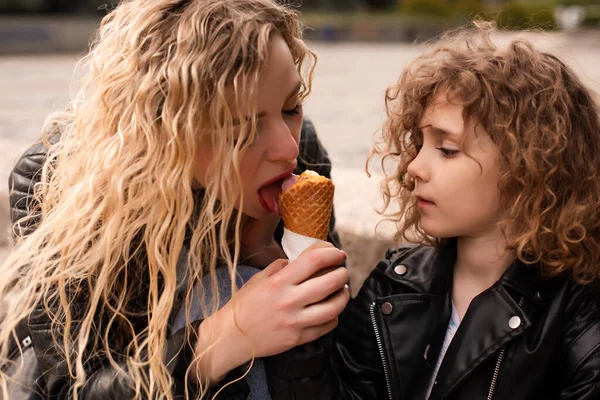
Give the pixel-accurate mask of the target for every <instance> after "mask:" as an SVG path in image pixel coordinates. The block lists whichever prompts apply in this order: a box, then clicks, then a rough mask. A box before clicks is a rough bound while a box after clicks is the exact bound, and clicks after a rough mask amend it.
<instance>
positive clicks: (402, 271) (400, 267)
mask: <svg viewBox="0 0 600 400" xmlns="http://www.w3.org/2000/svg"><path fill="white" fill-rule="evenodd" d="M394 272H395V273H396V274H398V275H401V276H402V275H404V274H406V267H405V266H404V265H402V264H400V265H396V266H395V267H394Z"/></svg>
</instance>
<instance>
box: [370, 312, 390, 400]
mask: <svg viewBox="0 0 600 400" xmlns="http://www.w3.org/2000/svg"><path fill="white" fill-rule="evenodd" d="M370 314H371V322H372V323H373V330H374V331H375V339H377V347H378V348H379V355H380V356H381V363H382V364H383V373H384V375H385V383H386V385H387V390H388V396H389V398H390V400H393V396H392V381H391V379H390V370H389V368H388V364H387V360H386V358H385V353H384V351H383V342H382V340H381V335H380V334H379V328H377V322H376V321H375V302H373V303H372V304H371V309H370Z"/></svg>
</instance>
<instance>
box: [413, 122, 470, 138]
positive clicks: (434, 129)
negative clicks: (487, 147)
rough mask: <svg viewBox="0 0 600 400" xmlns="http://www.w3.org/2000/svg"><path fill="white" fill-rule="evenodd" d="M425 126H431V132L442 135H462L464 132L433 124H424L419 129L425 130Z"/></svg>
mask: <svg viewBox="0 0 600 400" xmlns="http://www.w3.org/2000/svg"><path fill="white" fill-rule="evenodd" d="M425 128H429V130H430V131H431V133H433V134H436V135H440V136H456V137H460V136H461V135H462V132H458V131H451V130H448V129H444V128H440V127H437V126H433V125H432V124H428V125H424V126H422V127H420V128H419V129H421V130H423V129H425Z"/></svg>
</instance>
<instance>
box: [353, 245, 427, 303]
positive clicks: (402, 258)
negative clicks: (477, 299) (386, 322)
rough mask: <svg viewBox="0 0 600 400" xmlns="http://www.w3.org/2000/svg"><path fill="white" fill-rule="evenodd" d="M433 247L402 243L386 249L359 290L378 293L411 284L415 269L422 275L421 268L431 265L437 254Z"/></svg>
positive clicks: (382, 293)
mask: <svg viewBox="0 0 600 400" xmlns="http://www.w3.org/2000/svg"><path fill="white" fill-rule="evenodd" d="M438 253H439V252H438V249H436V248H435V247H431V246H427V245H422V244H414V243H403V244H401V245H399V246H398V247H395V248H391V249H389V250H387V252H386V253H385V256H384V257H383V259H381V260H380V261H379V262H378V263H377V265H375V268H374V269H373V270H372V271H371V273H370V274H369V276H368V277H367V279H366V280H365V281H364V283H363V285H362V288H361V292H372V293H377V294H378V295H380V296H381V295H386V293H388V292H389V293H390V294H391V293H393V292H395V290H394V288H396V285H398V284H402V285H407V284H409V285H410V284H411V283H410V279H408V280H407V279H406V278H409V277H410V276H412V275H414V273H415V272H416V271H420V272H419V274H418V275H423V273H422V272H423V269H429V268H431V267H432V265H433V263H432V261H433V260H434V258H435V257H436V256H437V255H438Z"/></svg>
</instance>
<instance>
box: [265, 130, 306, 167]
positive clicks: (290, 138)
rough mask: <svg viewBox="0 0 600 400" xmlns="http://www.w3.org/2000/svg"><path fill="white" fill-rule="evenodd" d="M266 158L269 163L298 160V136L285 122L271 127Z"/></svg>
mask: <svg viewBox="0 0 600 400" xmlns="http://www.w3.org/2000/svg"><path fill="white" fill-rule="evenodd" d="M272 129H273V132H272V135H271V138H270V143H269V150H268V153H267V158H268V159H269V161H274V162H276V161H293V160H295V159H296V158H298V154H299V152H298V142H299V134H298V133H296V132H295V131H293V129H290V127H289V126H288V125H287V124H286V123H285V121H280V122H278V123H277V124H275V125H274V126H273V128H272Z"/></svg>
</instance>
